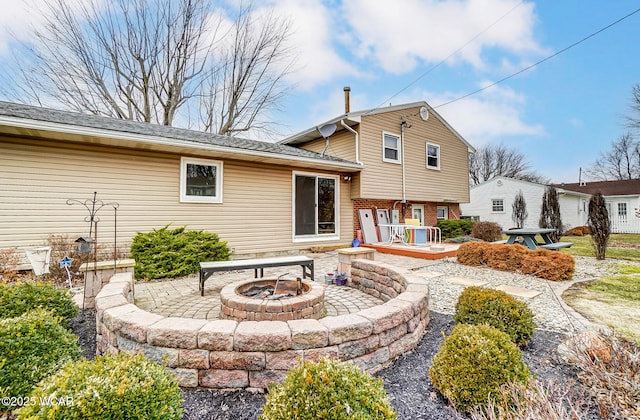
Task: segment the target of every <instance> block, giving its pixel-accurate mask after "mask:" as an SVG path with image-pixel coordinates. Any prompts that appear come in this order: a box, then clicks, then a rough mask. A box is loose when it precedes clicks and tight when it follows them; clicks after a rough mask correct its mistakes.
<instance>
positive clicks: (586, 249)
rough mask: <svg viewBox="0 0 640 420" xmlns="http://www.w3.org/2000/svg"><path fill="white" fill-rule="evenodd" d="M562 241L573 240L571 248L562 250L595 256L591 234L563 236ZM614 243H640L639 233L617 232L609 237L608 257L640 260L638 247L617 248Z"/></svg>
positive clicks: (573, 253)
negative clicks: (613, 245)
mask: <svg viewBox="0 0 640 420" xmlns="http://www.w3.org/2000/svg"><path fill="white" fill-rule="evenodd" d="M561 241H562V242H573V246H572V247H571V248H564V249H563V250H562V251H561V252H566V253H567V254H571V255H579V256H584V257H594V256H595V253H594V251H593V246H592V245H591V236H563V237H562V239H561ZM613 243H631V244H640V235H639V234H629V233H615V234H612V235H611V237H610V238H609V246H608V247H607V253H606V258H616V259H621V260H629V261H640V249H636V248H617V247H612V246H611V244H613Z"/></svg>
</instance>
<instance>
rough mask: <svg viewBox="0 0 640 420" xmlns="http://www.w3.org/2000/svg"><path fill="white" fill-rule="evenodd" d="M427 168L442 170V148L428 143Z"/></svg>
mask: <svg viewBox="0 0 640 420" xmlns="http://www.w3.org/2000/svg"><path fill="white" fill-rule="evenodd" d="M427 168H429V169H440V146H438V145H437V144H431V143H427Z"/></svg>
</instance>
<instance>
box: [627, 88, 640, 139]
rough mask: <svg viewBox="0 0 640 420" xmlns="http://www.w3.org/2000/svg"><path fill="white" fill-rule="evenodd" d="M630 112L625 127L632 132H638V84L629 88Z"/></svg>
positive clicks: (639, 94)
mask: <svg viewBox="0 0 640 420" xmlns="http://www.w3.org/2000/svg"><path fill="white" fill-rule="evenodd" d="M631 112H632V114H631V115H628V116H627V125H628V126H629V128H631V129H632V130H638V131H640V84H637V85H634V86H633V88H631Z"/></svg>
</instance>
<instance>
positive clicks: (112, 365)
mask: <svg viewBox="0 0 640 420" xmlns="http://www.w3.org/2000/svg"><path fill="white" fill-rule="evenodd" d="M31 396H32V397H34V398H33V401H35V402H36V404H34V405H29V406H25V407H23V408H20V409H19V410H17V411H16V414H17V415H18V419H35V418H47V419H52V420H55V419H61V420H62V419H64V420H74V419H180V418H182V415H183V410H182V394H181V392H180V388H179V387H178V383H177V382H176V379H175V377H173V375H171V374H170V373H169V372H167V371H166V370H165V369H164V368H163V367H162V366H160V365H158V364H157V363H155V362H153V361H151V360H149V359H147V358H145V357H144V355H142V354H132V353H119V354H117V355H115V356H112V355H105V356H98V357H96V358H95V359H94V360H91V361H87V360H84V359H83V360H80V361H78V362H76V363H69V364H67V365H66V366H64V367H63V368H62V369H60V371H58V373H56V374H55V375H52V376H50V377H48V378H47V379H45V380H43V381H42V382H41V383H40V384H39V385H38V387H37V388H35V389H34V390H33V392H32V393H31ZM48 398H54V399H55V400H56V401H59V403H57V404H47V403H46V402H47V399H48ZM41 401H44V402H45V403H44V404H42V403H41Z"/></svg>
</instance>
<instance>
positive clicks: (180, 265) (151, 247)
mask: <svg viewBox="0 0 640 420" xmlns="http://www.w3.org/2000/svg"><path fill="white" fill-rule="evenodd" d="M230 255H231V249H229V246H228V245H227V243H226V242H223V241H220V238H219V237H218V235H217V234H215V233H211V232H205V231H202V230H198V231H196V230H192V231H187V230H186V228H185V227H184V226H183V227H179V228H176V229H169V226H165V227H163V228H161V229H154V230H153V232H147V233H143V232H138V233H137V234H136V236H134V238H133V241H132V242H131V257H132V258H134V259H135V260H136V266H135V270H134V271H135V276H136V279H161V278H176V277H182V276H187V275H189V274H193V273H196V272H197V271H198V269H199V267H200V265H199V264H200V262H202V261H224V260H228V259H229V256H230Z"/></svg>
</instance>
